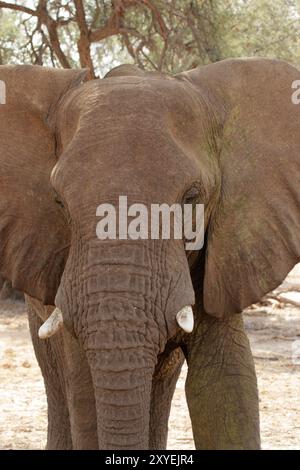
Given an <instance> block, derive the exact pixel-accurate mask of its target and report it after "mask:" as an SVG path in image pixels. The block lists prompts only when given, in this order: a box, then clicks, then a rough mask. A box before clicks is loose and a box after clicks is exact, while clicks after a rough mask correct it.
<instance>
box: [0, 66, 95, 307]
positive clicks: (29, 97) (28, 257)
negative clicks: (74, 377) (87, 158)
mask: <svg viewBox="0 0 300 470" xmlns="http://www.w3.org/2000/svg"><path fill="white" fill-rule="evenodd" d="M86 74H87V71H84V70H58V69H48V68H45V67H39V66H32V65H23V66H22V65H20V66H5V65H3V66H0V274H2V275H3V276H4V277H5V278H6V279H9V280H11V281H12V284H13V286H14V287H16V288H17V289H19V290H21V291H23V292H25V293H27V294H29V295H31V296H32V297H35V298H37V299H39V300H42V301H43V302H44V303H46V304H53V303H54V298H55V294H56V290H57V288H58V286H59V283H60V278H61V275H62V272H63V269H64V264H65V261H66V257H67V254H68V245H69V233H68V225H67V223H66V222H65V219H64V217H63V214H62V212H61V210H60V208H59V206H58V204H56V202H55V195H54V192H53V190H52V188H51V185H50V174H51V171H52V169H53V167H54V165H55V164H56V159H57V157H56V152H55V150H56V142H55V135H54V132H53V130H52V129H51V128H50V126H49V124H48V121H49V116H53V115H54V114H55V110H56V106H57V104H58V102H59V100H60V99H61V97H62V96H63V95H64V93H65V92H67V90H68V89H70V88H71V87H72V86H75V85H77V84H79V83H80V82H81V81H82V80H83V79H84V78H85V76H86Z"/></svg>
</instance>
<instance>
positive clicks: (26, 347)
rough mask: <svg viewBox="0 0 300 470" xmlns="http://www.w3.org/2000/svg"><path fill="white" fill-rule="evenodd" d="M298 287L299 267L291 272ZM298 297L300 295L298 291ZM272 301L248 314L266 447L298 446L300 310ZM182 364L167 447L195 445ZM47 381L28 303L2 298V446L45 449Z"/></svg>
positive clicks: (248, 326)
mask: <svg viewBox="0 0 300 470" xmlns="http://www.w3.org/2000/svg"><path fill="white" fill-rule="evenodd" d="M287 280H288V282H293V283H294V284H295V283H296V284H297V285H299V287H300V266H298V267H297V268H296V269H295V270H293V272H292V273H291V274H290V276H289V277H288V279H287ZM297 296H298V300H300V299H299V296H300V294H299V293H298V294H294V297H293V299H294V300H295V299H297ZM280 307H282V304H278V302H274V303H273V304H272V305H270V304H269V305H266V306H262V305H260V306H259V307H254V308H253V309H251V310H249V311H247V312H246V313H245V322H246V327H247V331H248V334H249V338H250V341H251V345H252V350H253V354H254V359H255V363H256V369H257V375H258V383H259V392H260V410H261V432H262V447H263V448H264V449H300V393H299V391H300V309H299V308H297V307H295V306H289V305H288V306H287V305H286V306H284V307H283V308H280ZM185 375H186V367H184V369H183V371H182V374H181V377H180V380H179V382H178V385H177V390H176V393H175V396H174V399H173V405H172V412H171V419H170V423H169V441H168V448H169V449H182V450H184V449H193V448H194V444H193V439H192V430H191V424H190V420H189V415H188V411H187V406H186V402H185V394H184V382H185ZM46 414H47V408H46V398H45V392H44V385H43V381H42V378H41V374H40V371H39V368H38V366H37V363H36V359H35V356H34V353H33V349H32V346H31V342H30V338H29V332H28V325H27V319H26V315H25V309H24V304H22V303H10V302H1V303H0V449H43V448H44V446H45V440H46V421H47V419H46Z"/></svg>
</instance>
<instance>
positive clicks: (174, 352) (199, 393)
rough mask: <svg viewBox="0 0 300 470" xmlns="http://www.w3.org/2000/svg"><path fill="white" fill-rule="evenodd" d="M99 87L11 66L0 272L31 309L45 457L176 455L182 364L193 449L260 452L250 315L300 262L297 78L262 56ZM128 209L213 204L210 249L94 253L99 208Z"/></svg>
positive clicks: (118, 79)
mask: <svg viewBox="0 0 300 470" xmlns="http://www.w3.org/2000/svg"><path fill="white" fill-rule="evenodd" d="M87 77H88V71H87V70H79V69H76V70H75V69H73V70H72V69H69V70H60V69H54V68H47V67H41V66H34V65H12V66H7V65H1V66H0V80H1V82H3V83H5V87H6V100H5V103H3V104H1V105H0V117H1V119H0V142H1V156H0V182H1V184H0V188H1V189H0V191H1V193H0V195H1V197H0V274H1V275H2V276H3V277H4V278H5V279H8V280H9V281H11V283H12V285H13V287H14V288H16V289H18V290H20V291H22V292H24V293H25V296H26V303H27V308H28V318H29V327H30V332H31V336H32V341H33V345H34V349H35V354H36V357H37V360H38V363H39V365H40V368H41V371H42V375H43V378H44V383H45V389H46V394H47V402H48V437H47V449H106V450H107V449H108V450H109V449H120V450H122V449H123V450H124V449H125V450H126V449H165V448H166V442H167V431H168V417H169V413H170V406H171V400H172V396H173V392H174V389H175V386H176V381H177V378H178V376H179V373H180V370H181V366H182V364H183V362H184V360H185V359H186V361H187V365H188V373H187V380H186V399H187V404H188V409H189V413H190V417H191V422H192V429H193V436H194V441H195V446H196V449H259V448H260V431H259V406H258V391H257V381H256V374H255V368H254V363H253V358H252V354H251V349H250V346H249V341H248V338H247V335H246V333H245V329H244V324H243V318H242V311H243V309H244V308H245V307H246V306H248V305H250V304H252V303H254V302H256V301H258V300H260V299H261V298H262V296H263V295H264V294H265V293H267V292H268V291H270V290H272V289H273V288H275V287H276V286H277V285H279V284H280V282H281V281H282V280H283V279H284V278H285V276H286V275H287V273H288V272H289V271H290V270H291V269H292V267H293V266H294V265H295V264H296V263H297V262H298V261H299V259H300V210H299V207H300V179H299V174H300V172H299V169H300V168H299V167H300V157H299V152H300V132H299V130H300V108H298V106H297V104H295V103H294V102H293V99H292V93H293V88H292V87H293V84H294V83H295V81H296V80H297V79H299V78H300V72H299V71H298V70H297V69H296V68H295V67H294V66H292V65H290V64H288V63H286V62H284V61H281V60H273V59H264V58H250V59H226V60H223V61H220V62H216V63H213V64H208V65H205V66H201V67H198V68H195V69H193V70H190V71H188V72H184V73H179V74H177V75H169V74H164V73H160V72H147V71H144V70H141V69H139V68H138V67H136V66H134V65H121V66H118V67H116V68H114V69H112V70H111V71H110V72H109V73H108V74H107V75H106V76H105V77H104V78H103V79H95V80H88V79H87ZM120 195H126V196H127V198H128V201H129V202H130V203H137V202H138V203H143V204H144V205H145V206H146V207H150V205H151V204H153V203H156V204H167V205H169V206H170V205H172V204H174V203H178V204H180V205H183V204H185V203H188V204H191V205H192V207H196V205H197V204H204V244H203V246H202V247H201V249H200V248H199V249H198V250H196V251H195V250H190V251H189V250H186V249H185V244H184V240H183V239H177V238H172V237H170V239H163V238H162V237H158V238H157V239H150V238H148V239H145V238H138V239H124V238H122V237H117V238H116V239H105V240H100V239H99V238H97V236H96V225H97V222H98V219H97V217H96V212H97V207H98V206H99V204H102V203H111V204H114V205H116V204H117V200H118V198H119V196H120ZM193 323H194V325H193ZM192 327H193V328H192ZM191 330H192V331H191Z"/></svg>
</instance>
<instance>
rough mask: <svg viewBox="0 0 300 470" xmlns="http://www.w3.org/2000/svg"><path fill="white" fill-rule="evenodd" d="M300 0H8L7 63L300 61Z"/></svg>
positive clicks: (97, 67)
mask: <svg viewBox="0 0 300 470" xmlns="http://www.w3.org/2000/svg"><path fill="white" fill-rule="evenodd" d="M299 26H300V0H276V2H274V1H273V0H86V1H83V0H27V1H21V0H15V1H12V2H3V1H0V63H2V64H3V63H32V64H40V65H50V66H51V65H52V66H54V67H65V68H68V67H79V66H82V67H88V68H89V69H90V70H91V76H92V77H94V76H103V75H104V74H105V73H106V72H107V71H108V70H109V69H110V68H112V67H113V66H116V65H118V64H120V63H124V62H131V63H136V64H137V65H139V66H140V67H142V68H145V69H150V70H162V71H168V72H179V71H182V70H186V69H189V68H192V67H196V66H198V65H201V64H207V63H209V62H214V61H217V60H220V59H224V58H226V57H238V56H248V57H249V56H266V57H277V58H282V59H285V60H288V61H290V62H292V63H294V64H295V65H300V35H299Z"/></svg>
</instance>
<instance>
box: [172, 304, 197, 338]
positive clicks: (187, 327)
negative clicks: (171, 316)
mask: <svg viewBox="0 0 300 470" xmlns="http://www.w3.org/2000/svg"><path fill="white" fill-rule="evenodd" d="M176 320H177V323H178V325H179V326H180V328H182V329H183V330H184V331H185V332H186V333H191V332H192V331H193V328H194V315H193V309H192V307H191V306H190V305H189V306H187V307H183V308H182V309H181V310H180V311H179V312H178V313H177V315H176Z"/></svg>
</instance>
